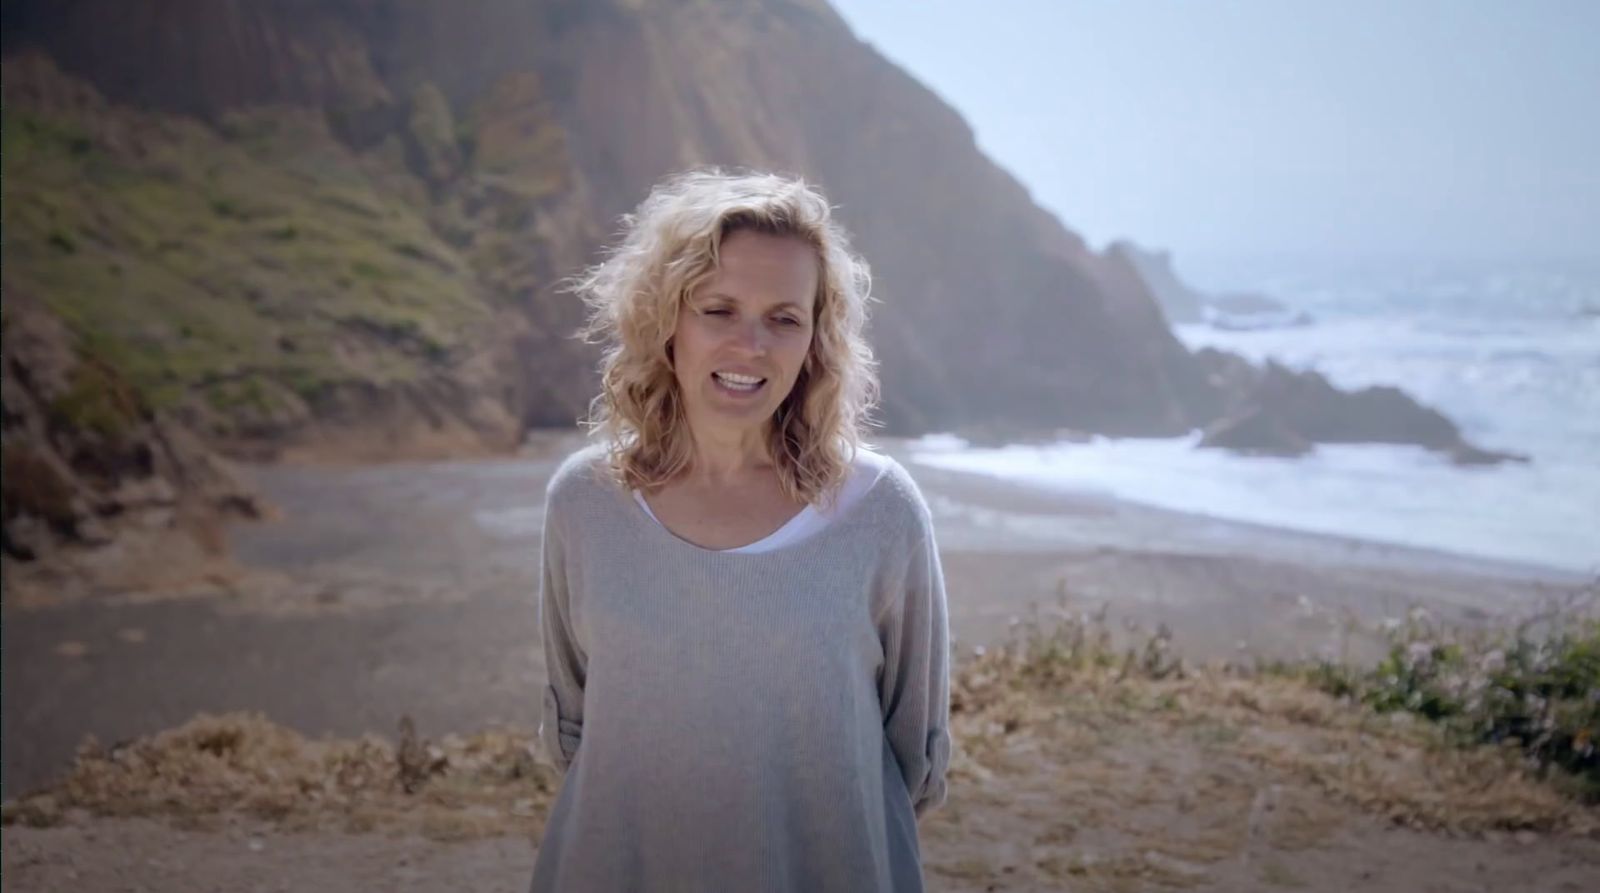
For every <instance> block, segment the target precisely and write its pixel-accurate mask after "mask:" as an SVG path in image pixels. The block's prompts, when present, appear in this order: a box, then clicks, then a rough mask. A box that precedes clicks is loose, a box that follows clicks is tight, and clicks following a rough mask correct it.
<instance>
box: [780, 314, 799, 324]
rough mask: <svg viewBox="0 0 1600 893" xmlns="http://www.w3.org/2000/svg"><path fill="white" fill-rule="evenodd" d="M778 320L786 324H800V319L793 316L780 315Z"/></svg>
mask: <svg viewBox="0 0 1600 893" xmlns="http://www.w3.org/2000/svg"><path fill="white" fill-rule="evenodd" d="M778 322H780V323H782V324H783V325H786V326H797V325H799V324H800V320H798V319H795V318H794V317H792V316H780V317H778Z"/></svg>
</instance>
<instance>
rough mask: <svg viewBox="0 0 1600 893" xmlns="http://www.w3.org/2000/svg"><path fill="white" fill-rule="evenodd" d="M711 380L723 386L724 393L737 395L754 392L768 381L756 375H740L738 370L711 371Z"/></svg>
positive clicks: (741, 395)
mask: <svg viewBox="0 0 1600 893" xmlns="http://www.w3.org/2000/svg"><path fill="white" fill-rule="evenodd" d="M711 380H712V381H714V382H716V383H717V387H719V388H721V389H722V391H723V392H724V393H728V394H732V395H734V396H736V397H743V396H747V395H750V394H754V393H755V392H757V391H759V390H761V389H762V387H764V386H765V385H766V383H767V380H766V379H765V378H760V377H758V376H755V375H740V374H738V373H737V372H713V373H711Z"/></svg>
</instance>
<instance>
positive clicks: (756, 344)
mask: <svg viewBox="0 0 1600 893" xmlns="http://www.w3.org/2000/svg"><path fill="white" fill-rule="evenodd" d="M734 337H735V339H736V340H737V341H738V343H739V346H740V347H742V348H744V349H745V350H748V351H750V352H751V353H753V354H763V353H766V351H767V328H766V326H764V325H762V324H761V320H759V319H757V320H751V321H748V322H744V323H741V324H740V325H739V331H738V332H737V333H735V335H734Z"/></svg>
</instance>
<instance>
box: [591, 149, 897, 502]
mask: <svg viewBox="0 0 1600 893" xmlns="http://www.w3.org/2000/svg"><path fill="white" fill-rule="evenodd" d="M622 221H623V233H622V237H621V241H620V242H619V243H618V244H617V245H616V246H615V247H614V248H612V249H611V250H610V251H609V252H608V254H607V256H606V257H605V259H604V260H603V261H602V262H601V263H599V264H598V265H596V266H594V267H592V268H590V269H588V270H586V271H585V272H584V273H583V274H581V275H580V276H578V277H576V278H575V279H574V280H573V281H572V282H571V284H570V287H571V290H572V291H575V292H577V293H578V294H579V295H580V296H581V297H582V298H583V301H584V303H585V304H586V305H587V306H588V308H589V314H590V315H589V320H588V324H587V325H586V326H585V328H584V329H583V330H582V335H583V336H584V337H585V338H587V339H588V340H589V341H591V342H595V343H600V344H603V345H604V346H605V352H604V356H603V359H602V360H601V364H600V388H601V389H600V393H599V395H598V396H596V397H595V398H594V400H593V402H592V403H591V404H590V407H589V418H588V419H587V420H586V424H587V426H588V427H589V428H590V430H591V432H598V433H599V435H600V436H601V437H602V438H603V439H604V440H605V442H606V443H607V445H608V448H609V452H610V460H611V469H612V472H613V473H614V474H615V475H616V477H617V480H618V482H619V483H620V484H622V485H624V486H627V487H629V488H631V489H639V490H644V491H647V492H648V491H650V490H653V489H655V488H657V487H659V486H661V485H662V484H665V483H666V482H667V481H669V480H671V479H673V478H674V477H676V476H677V475H679V474H681V473H683V472H684V471H686V470H688V468H689V467H690V465H691V464H692V463H693V459H694V453H693V444H692V442H691V439H690V432H689V429H688V424H687V417H686V416H685V414H684V405H683V399H682V395H681V394H680V393H679V391H678V383H677V379H676V377H675V376H674V375H673V367H672V357H671V353H670V351H671V341H672V336H673V333H674V332H675V331H676V329H677V324H678V313H679V311H680V309H681V308H682V307H683V305H684V302H685V301H686V300H687V299H688V298H689V297H690V296H692V295H693V294H694V292H695V290H696V289H697V288H699V287H700V286H701V285H702V284H704V283H705V282H706V281H707V280H708V279H710V278H711V276H712V275H713V274H714V273H715V272H716V270H717V264H718V255H719V250H720V247H721V244H722V240H723V239H725V238H727V237H728V235H729V234H730V233H734V232H738V231H741V230H754V231H757V232H761V233H765V234H769V235H782V236H793V237H795V238H798V239H801V240H803V241H805V242H806V243H808V244H810V245H811V246H812V247H813V248H815V249H816V252H817V257H818V260H819V263H820V267H819V276H818V284H817V295H816V301H815V305H814V308H813V317H814V319H813V336H812V340H811V348H810V350H809V351H808V352H807V354H806V359H805V363H804V364H803V365H802V367H801V371H800V374H799V377H798V378H797V379H796V380H795V384H794V389H793V390H792V391H790V393H789V395H788V396H787V397H786V398H784V401H783V403H782V404H780V405H779V407H778V409H777V411H776V412H775V413H774V414H773V418H772V420H771V421H772V424H771V425H770V427H769V434H768V440H767V446H768V451H769V453H770V454H771V457H772V461H773V463H774V464H775V465H776V467H777V470H778V476H779V480H780V481H781V483H782V486H783V489H784V492H785V493H787V494H788V495H789V496H790V498H792V499H795V500H797V501H800V502H805V503H813V504H817V503H821V502H823V501H825V500H827V499H831V497H832V495H833V494H834V493H835V492H836V490H837V487H838V485H839V484H840V483H842V482H843V481H844V479H845V476H846V473H847V471H848V469H849V466H850V463H851V461H852V460H853V459H854V456H855V450H856V448H857V447H859V446H860V444H861V441H862V437H863V435H864V434H865V430H866V428H867V426H869V425H870V424H872V421H871V419H870V413H871V411H872V408H873V407H874V406H875V405H876V401H877V396H878V379H877V364H876V361H875V360H874V358H873V356H872V349H871V347H870V346H868V344H867V341H866V337H865V334H864V329H865V327H866V318H867V302H868V301H869V300H871V298H870V292H871V286H872V277H871V273H870V271H869V269H868V267H867V264H866V263H865V262H864V261H863V260H861V259H860V258H859V257H857V256H856V255H855V254H854V253H853V252H852V250H851V248H850V242H849V237H848V235H847V234H846V233H845V231H844V228H843V227H842V226H840V225H839V223H838V222H837V221H835V220H834V219H833V216H832V209H831V208H830V207H829V205H828V202H827V200H826V199H825V198H824V197H823V196H822V194H821V193H820V192H818V191H817V190H816V189H815V188H813V187H812V186H810V185H809V184H807V183H805V182H804V181H802V180H800V179H798V178H790V177H784V176H780V175H777V174H771V173H729V172H726V171H723V170H721V169H718V168H707V169H697V170H691V171H687V172H684V173H680V174H677V175H674V176H672V177H669V178H668V179H666V180H664V181H662V182H661V183H659V184H657V185H656V187H655V188H654V189H652V190H651V192H650V195H649V196H648V197H647V198H645V200H644V201H643V202H642V203H640V205H639V207H638V208H637V209H636V210H635V211H634V212H633V213H631V214H627V215H625V216H624V217H623V218H622Z"/></svg>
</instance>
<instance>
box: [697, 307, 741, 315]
mask: <svg viewBox="0 0 1600 893" xmlns="http://www.w3.org/2000/svg"><path fill="white" fill-rule="evenodd" d="M700 312H701V313H704V314H705V315H706V316H731V315H732V314H733V311H731V310H726V309H724V308H722V307H713V308H711V309H710V310H702V311H700Z"/></svg>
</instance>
